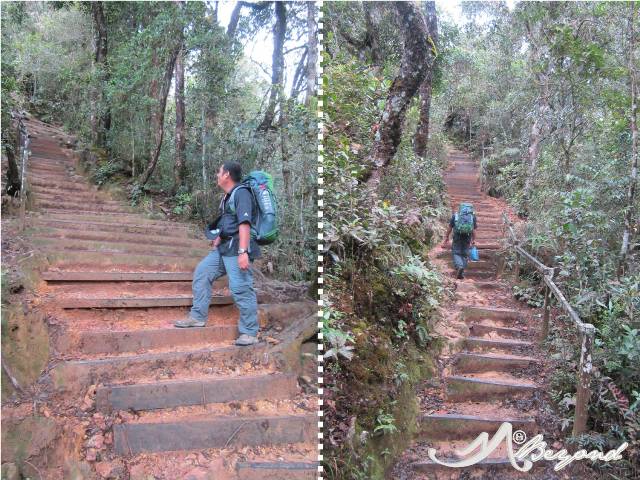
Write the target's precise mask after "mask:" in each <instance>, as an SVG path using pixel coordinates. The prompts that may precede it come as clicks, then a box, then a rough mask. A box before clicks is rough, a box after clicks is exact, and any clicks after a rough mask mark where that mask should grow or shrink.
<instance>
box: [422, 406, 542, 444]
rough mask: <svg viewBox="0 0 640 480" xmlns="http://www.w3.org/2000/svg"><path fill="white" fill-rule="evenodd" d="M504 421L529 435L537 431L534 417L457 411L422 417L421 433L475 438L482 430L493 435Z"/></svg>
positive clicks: (432, 437) (427, 436) (429, 436)
mask: <svg viewBox="0 0 640 480" xmlns="http://www.w3.org/2000/svg"><path fill="white" fill-rule="evenodd" d="M503 422H510V423H511V424H512V425H513V430H514V431H515V430H524V431H525V432H526V433H527V434H528V435H529V434H531V433H534V432H536V431H537V425H536V422H535V420H534V419H532V418H487V417H481V416H475V415H460V414H457V413H432V414H430V415H423V416H422V417H421V418H420V431H419V435H420V438H422V439H429V440H460V439H467V438H468V439H470V440H471V439H473V438H475V437H477V436H478V435H479V434H480V433H482V432H487V433H488V434H489V437H491V436H493V435H494V434H495V433H496V431H497V430H498V428H499V427H500V425H502V423H503Z"/></svg>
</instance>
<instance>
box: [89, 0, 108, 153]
mask: <svg viewBox="0 0 640 480" xmlns="http://www.w3.org/2000/svg"><path fill="white" fill-rule="evenodd" d="M91 12H92V14H93V21H94V24H95V29H96V34H95V35H96V38H95V43H96V51H95V63H96V65H97V67H98V69H99V83H100V92H96V98H95V108H96V110H97V112H95V113H94V115H95V118H94V121H93V127H94V138H95V141H96V145H98V146H99V147H105V146H106V143H107V132H108V131H109V129H110V128H111V112H110V109H109V106H108V105H107V104H106V96H105V95H104V85H105V84H106V82H107V81H108V80H109V70H108V64H107V46H108V43H107V21H106V19H105V16H104V2H92V3H91Z"/></svg>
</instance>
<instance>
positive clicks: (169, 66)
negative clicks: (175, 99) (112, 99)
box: [138, 41, 181, 187]
mask: <svg viewBox="0 0 640 480" xmlns="http://www.w3.org/2000/svg"><path fill="white" fill-rule="evenodd" d="M180 47H181V42H179V41H178V42H175V45H173V46H172V48H171V50H170V52H169V58H168V59H167V62H166V64H165V69H164V75H163V77H162V82H161V83H160V85H159V86H158V84H157V81H156V84H155V88H154V86H153V83H152V93H154V92H155V93H156V97H155V100H156V101H157V105H156V106H155V108H154V109H153V112H152V115H151V128H152V132H153V146H152V148H151V152H150V155H149V164H148V166H147V168H146V170H145V171H144V173H143V174H142V175H141V176H140V179H139V181H138V183H139V184H140V186H141V187H143V186H144V185H146V183H147V182H148V181H149V178H150V177H151V174H152V173H153V171H154V170H155V168H156V164H157V163H158V158H159V157H160V148H161V147H162V138H163V136H164V113H165V108H166V106H167V95H168V94H169V87H170V86H171V78H172V76H173V69H174V66H175V64H176V58H177V56H178V52H179V51H180Z"/></svg>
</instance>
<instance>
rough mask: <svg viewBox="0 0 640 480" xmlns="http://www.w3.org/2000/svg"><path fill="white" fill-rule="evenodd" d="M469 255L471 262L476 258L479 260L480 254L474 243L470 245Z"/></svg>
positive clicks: (475, 260)
mask: <svg viewBox="0 0 640 480" xmlns="http://www.w3.org/2000/svg"><path fill="white" fill-rule="evenodd" d="M469 257H470V258H471V261H472V262H477V261H478V260H480V254H479V253H478V248H477V247H476V246H475V245H474V246H473V247H471V251H470V252H469Z"/></svg>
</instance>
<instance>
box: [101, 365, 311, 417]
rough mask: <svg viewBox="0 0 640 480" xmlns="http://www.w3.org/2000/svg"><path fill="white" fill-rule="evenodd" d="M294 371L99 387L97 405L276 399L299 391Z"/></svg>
mask: <svg viewBox="0 0 640 480" xmlns="http://www.w3.org/2000/svg"><path fill="white" fill-rule="evenodd" d="M298 390H299V389H298V381H297V377H296V375H293V374H281V373H278V374H275V375H254V376H241V377H222V378H213V379H201V380H200V379H199V380H172V381H164V382H154V383H140V384H134V385H107V386H104V387H98V389H97V393H96V409H97V410H99V411H102V412H105V413H110V412H112V411H114V410H115V411H117V410H135V411H139V410H154V409H159V408H175V407H181V406H188V405H206V404H209V403H226V402H232V401H245V400H265V399H270V400H276V399H285V398H292V397H295V396H296V395H297V394H298Z"/></svg>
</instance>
